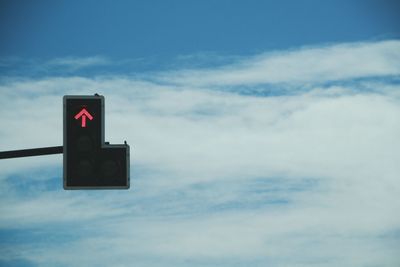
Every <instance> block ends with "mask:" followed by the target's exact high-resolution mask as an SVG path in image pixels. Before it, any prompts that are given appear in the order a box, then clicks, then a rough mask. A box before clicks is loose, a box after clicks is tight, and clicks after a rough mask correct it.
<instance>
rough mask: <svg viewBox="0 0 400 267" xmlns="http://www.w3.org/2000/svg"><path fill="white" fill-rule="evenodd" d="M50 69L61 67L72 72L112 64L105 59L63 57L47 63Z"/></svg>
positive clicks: (97, 57)
mask: <svg viewBox="0 0 400 267" xmlns="http://www.w3.org/2000/svg"><path fill="white" fill-rule="evenodd" d="M46 64H47V65H49V66H50V67H61V68H67V69H70V70H71V71H76V70H79V69H81V68H86V67H93V66H101V65H107V64H110V61H109V60H108V59H106V58H105V57H101V56H94V57H85V58H80V57H63V58H56V59H53V60H50V61H48V62H47V63H46Z"/></svg>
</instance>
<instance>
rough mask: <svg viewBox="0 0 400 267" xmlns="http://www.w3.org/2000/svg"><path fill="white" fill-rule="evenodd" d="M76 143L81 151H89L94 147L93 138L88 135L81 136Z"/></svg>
mask: <svg viewBox="0 0 400 267" xmlns="http://www.w3.org/2000/svg"><path fill="white" fill-rule="evenodd" d="M76 145H77V148H78V150H79V151H80V152H88V151H90V150H92V148H93V143H92V139H91V138H90V137H89V136H87V135H84V136H81V137H79V139H78V141H77V143H76Z"/></svg>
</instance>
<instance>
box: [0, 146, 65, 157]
mask: <svg viewBox="0 0 400 267" xmlns="http://www.w3.org/2000/svg"><path fill="white" fill-rule="evenodd" d="M62 153H63V146H51V147H41V148H32V149H22V150H11V151H1V152H0V159H9V158H21V157H31V156H42V155H51V154H62Z"/></svg>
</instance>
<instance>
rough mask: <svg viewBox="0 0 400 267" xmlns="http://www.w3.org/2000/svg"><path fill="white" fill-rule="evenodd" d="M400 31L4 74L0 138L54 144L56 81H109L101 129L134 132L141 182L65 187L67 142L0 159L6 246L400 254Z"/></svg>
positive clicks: (301, 260) (22, 255)
mask: <svg viewBox="0 0 400 267" xmlns="http://www.w3.org/2000/svg"><path fill="white" fill-rule="evenodd" d="M398 43H399V42H398V41H385V42H378V43H357V44H341V45H332V46H324V47H313V48H304V49H299V50H293V51H281V52H279V53H273V54H264V55H260V56H255V57H252V58H249V59H247V60H245V59H240V62H238V63H233V64H229V65H227V66H223V67H215V68H214V69H213V68H211V67H210V68H208V69H207V70H203V69H202V70H187V69H182V70H180V71H174V72H163V73H152V74H151V75H150V74H146V75H143V76H142V77H143V78H138V76H136V77H129V76H118V77H116V76H107V77H105V76H97V77H94V78H83V77H64V78H60V77H50V78H37V79H13V80H12V81H11V80H10V81H3V82H2V84H1V85H0V94H1V97H0V121H1V122H2V123H3V125H7V127H2V128H1V129H0V136H1V138H2V140H7V142H3V143H2V145H1V149H2V150H6V149H13V148H24V147H32V146H47V145H60V144H61V140H62V121H61V119H62V106H61V98H62V95H64V94H93V93H96V92H97V93H100V94H104V95H105V96H106V139H107V140H108V141H110V142H111V143H121V142H123V140H127V141H128V142H129V143H130V145H131V149H132V151H131V156H132V183H133V187H132V189H131V190H129V191H118V192H115V191H107V192H104V191H101V192H93V191H91V192H86V191H74V192H70V191H62V189H61V188H62V187H61V179H62V178H61V156H48V157H43V158H37V159H35V158H32V159H20V160H3V161H1V162H0V184H1V187H0V188H2V189H1V195H2V202H1V203H2V204H0V214H2V215H1V217H0V228H1V229H3V233H4V234H3V235H5V236H6V237H7V238H4V241H3V243H2V245H1V247H2V248H1V251H0V255H1V257H0V258H1V259H2V260H3V261H4V262H10V261H11V260H13V259H21V260H22V259H23V260H24V261H28V262H33V263H35V264H38V265H40V266H54V265H61V266H71V265H73V266H88V265H96V266H110V265H112V266H128V265H132V264H133V265H135V266H188V265H190V266H207V265H210V266H215V265H218V266H244V265H252V266H265V265H268V266H282V265H285V266H310V265H311V266H312V265H315V266H366V265H387V266H396V265H398V264H399V259H398V257H397V254H396V252H397V249H396V248H398V246H399V243H400V238H399V234H398V233H399V229H400V216H398V215H397V214H396V213H395V212H393V211H395V210H399V209H400V201H399V200H398V196H399V194H400V183H399V180H398V177H399V175H400V168H399V165H398V162H399V161H400V153H399V151H400V141H399V138H398V136H399V134H400V126H399V123H398V121H399V118H400V115H399V114H400V86H399V83H398V78H399V75H400V73H399V65H398V62H399V61H398V60H397V59H398V57H399V54H398V51H399V49H398V47H399V44H398ZM285 69H286V70H287V71H286V72H283V70H285ZM281 71H282V72H281ZM387 76H390V78H387ZM360 78H363V79H360ZM364 78H365V79H364ZM332 80H335V81H345V80H346V81H349V80H350V82H343V83H341V82H338V83H335V84H332V83H330V81H332ZM282 84H285V85H286V86H287V87H285V90H282V88H281V85H282ZM232 86H235V88H234V89H232ZM305 86H306V87H307V90H304V87H305ZM245 87H246V88H245ZM248 88H253V89H254V88H256V89H257V90H252V91H251V92H253V93H251V94H243V92H244V91H245V90H248ZM268 90H274V91H275V92H280V93H277V94H271V95H268V94H264V93H263V92H264V91H268ZM288 92H290V93H288ZM293 92H295V93H293ZM21 125H23V126H24V131H21ZM50 133H51V134H50ZM48 168H50V169H48ZM45 170H47V171H46V173H44V174H43V171H45ZM52 177H53V178H52ZM71 225H72V226H73V227H72V228H71ZM61 233H62V234H61ZM20 235H24V236H25V238H26V239H25V240H23V241H21V242H14V243H13V242H11V240H17V239H18V238H17V237H18V236H20ZM44 236H53V237H54V239H51V238H48V239H47V238H44ZM13 237H15V238H13ZM54 242H57V244H61V245H58V246H54ZM66 250H67V251H68V253H67V254H66V253H65V251H66ZM70 255H74V257H71V256H70Z"/></svg>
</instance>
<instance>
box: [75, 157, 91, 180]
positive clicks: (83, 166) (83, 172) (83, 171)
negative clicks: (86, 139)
mask: <svg viewBox="0 0 400 267" xmlns="http://www.w3.org/2000/svg"><path fill="white" fill-rule="evenodd" d="M77 171H78V175H79V176H80V177H88V176H91V175H92V174H93V165H92V163H91V162H90V161H89V160H81V161H79V164H78V170H77Z"/></svg>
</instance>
